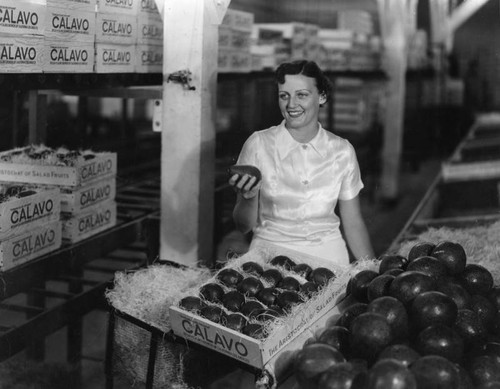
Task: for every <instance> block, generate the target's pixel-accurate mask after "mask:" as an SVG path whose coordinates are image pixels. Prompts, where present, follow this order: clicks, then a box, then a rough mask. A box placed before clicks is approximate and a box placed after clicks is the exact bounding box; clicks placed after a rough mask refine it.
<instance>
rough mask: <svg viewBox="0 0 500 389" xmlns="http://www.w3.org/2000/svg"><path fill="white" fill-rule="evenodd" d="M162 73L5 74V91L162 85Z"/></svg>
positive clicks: (0, 84) (1, 78) (0, 77)
mask: <svg viewBox="0 0 500 389" xmlns="http://www.w3.org/2000/svg"><path fill="white" fill-rule="evenodd" d="M162 80H163V76H162V74H161V73H144V74H143V73H109V74H100V73H43V74H42V73H3V74H0V88H1V89H2V90H3V91H8V90H11V91H14V90H34V89H69V90H77V89H80V90H85V89H89V88H94V89H95V88H97V89H103V88H123V87H128V86H135V85H141V86H148V85H161V84H162Z"/></svg>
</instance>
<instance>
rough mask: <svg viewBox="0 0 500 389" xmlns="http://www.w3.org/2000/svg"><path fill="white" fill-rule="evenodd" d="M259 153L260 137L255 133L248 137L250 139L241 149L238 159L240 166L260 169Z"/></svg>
mask: <svg viewBox="0 0 500 389" xmlns="http://www.w3.org/2000/svg"><path fill="white" fill-rule="evenodd" d="M258 152H259V136H258V133H257V132H254V133H253V134H252V135H250V136H249V137H248V139H247V140H246V141H245V143H244V144H243V147H242V148H241V151H240V155H239V157H238V162H237V164H238V165H252V166H256V167H259V163H258V160H259V159H258Z"/></svg>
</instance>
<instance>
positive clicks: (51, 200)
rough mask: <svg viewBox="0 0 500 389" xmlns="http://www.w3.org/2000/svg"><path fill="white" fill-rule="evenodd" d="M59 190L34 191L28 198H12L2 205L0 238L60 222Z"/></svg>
mask: <svg viewBox="0 0 500 389" xmlns="http://www.w3.org/2000/svg"><path fill="white" fill-rule="evenodd" d="M60 209H61V207H60V194H59V189H54V190H42V191H38V192H36V191H33V194H32V195H30V196H26V197H21V198H18V197H12V198H11V199H10V200H9V201H6V202H4V203H0V237H2V236H6V235H7V234H13V233H16V231H19V230H22V231H23V232H24V231H25V230H28V229H31V228H33V227H35V226H37V225H40V224H43V223H46V222H48V221H54V220H59V213H60Z"/></svg>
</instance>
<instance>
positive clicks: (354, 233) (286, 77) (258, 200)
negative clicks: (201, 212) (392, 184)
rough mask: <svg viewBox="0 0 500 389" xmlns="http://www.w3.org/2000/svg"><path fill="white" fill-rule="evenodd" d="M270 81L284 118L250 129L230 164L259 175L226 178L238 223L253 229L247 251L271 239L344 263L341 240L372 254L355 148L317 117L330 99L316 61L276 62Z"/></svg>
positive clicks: (359, 253) (356, 255) (356, 254)
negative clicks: (234, 193)
mask: <svg viewBox="0 0 500 389" xmlns="http://www.w3.org/2000/svg"><path fill="white" fill-rule="evenodd" d="M276 81H277V86H278V105H279V107H280V111H281V114H282V116H283V118H284V120H283V121H282V122H281V123H280V124H279V125H277V126H274V127H271V128H268V129H266V130H262V131H256V132H254V133H253V134H252V135H251V136H250V137H249V138H248V139H247V141H246V142H245V144H244V145H243V148H242V150H241V152H240V155H239V158H238V162H237V164H238V165H250V166H254V167H256V168H257V169H259V171H260V172H261V177H260V178H259V177H256V176H251V175H248V174H242V175H241V174H233V175H232V176H231V178H230V179H229V184H230V185H232V186H233V187H234V188H235V190H236V191H237V192H238V196H237V201H236V205H235V208H234V211H233V218H234V221H235V224H236V226H237V228H238V229H239V230H240V231H241V232H243V233H249V232H251V233H252V234H253V237H252V243H251V248H252V247H257V246H259V245H264V246H265V244H266V243H268V242H271V243H273V244H276V245H278V246H282V247H284V248H290V249H293V250H296V251H300V252H304V253H306V254H308V255H312V256H316V257H319V258H322V259H325V260H327V261H331V263H336V264H338V265H348V264H349V262H350V259H351V258H350V255H349V252H348V248H347V245H346V241H347V243H348V245H349V248H350V250H351V253H352V259H354V260H356V259H361V258H373V257H374V254H373V250H372V247H371V243H370V239H369V236H368V232H367V230H366V226H365V223H364V221H363V218H362V216H361V211H360V206H359V199H358V194H359V192H360V190H361V189H362V188H363V183H362V181H361V176H360V171H359V166H358V161H357V158H356V153H355V151H354V148H353V147H352V145H351V144H350V143H349V142H348V141H347V140H345V139H343V138H340V137H339V136H337V135H335V134H333V133H331V132H328V131H326V130H325V129H324V128H323V127H322V126H321V124H320V123H319V121H318V114H319V110H320V107H321V106H322V105H323V104H325V103H326V102H327V101H328V98H329V96H330V92H331V84H330V82H329V80H328V79H327V78H326V77H325V76H324V75H323V72H322V71H321V69H320V68H319V67H318V65H317V64H316V63H315V62H312V61H305V60H302V61H294V62H287V63H284V64H281V65H280V66H279V67H278V68H277V70H276ZM337 205H338V209H339V211H340V213H339V215H337V213H336V211H335V210H336V207H337ZM341 224H342V232H341ZM344 238H345V240H344Z"/></svg>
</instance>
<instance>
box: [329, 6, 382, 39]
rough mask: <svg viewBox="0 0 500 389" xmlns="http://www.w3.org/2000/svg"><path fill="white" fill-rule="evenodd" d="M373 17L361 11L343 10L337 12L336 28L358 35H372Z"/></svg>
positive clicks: (373, 29)
mask: <svg viewBox="0 0 500 389" xmlns="http://www.w3.org/2000/svg"><path fill="white" fill-rule="evenodd" d="M373 19H374V17H373V15H372V14H371V13H370V12H367V11H362V10H344V11H338V12H337V28H338V29H340V30H350V31H354V32H357V33H360V34H365V35H372V34H373V33H374V31H375V28H374V26H375V23H374V21H373Z"/></svg>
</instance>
